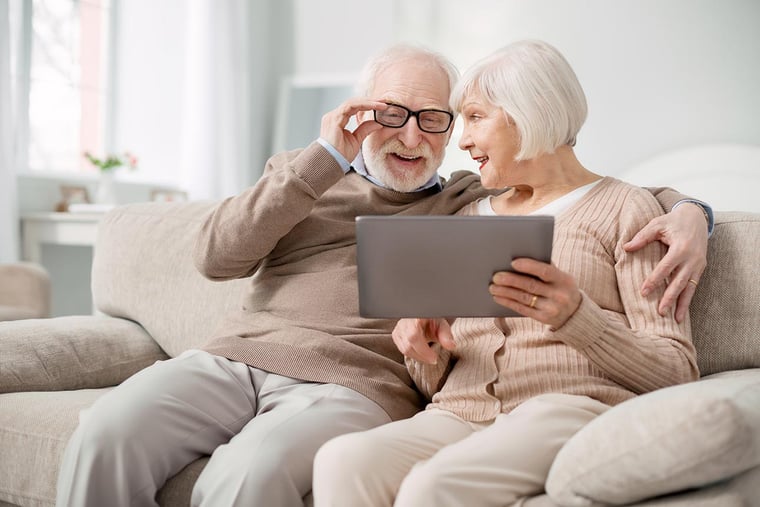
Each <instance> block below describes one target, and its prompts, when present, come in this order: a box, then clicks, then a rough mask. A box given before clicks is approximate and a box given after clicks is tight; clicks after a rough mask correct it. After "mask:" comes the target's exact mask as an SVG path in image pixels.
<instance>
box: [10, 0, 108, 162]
mask: <svg viewBox="0 0 760 507" xmlns="http://www.w3.org/2000/svg"><path fill="white" fill-rule="evenodd" d="M9 6H10V21H11V52H12V59H11V72H12V74H13V76H12V82H13V88H12V93H13V94H14V99H13V103H14V104H16V110H15V111H14V124H15V125H16V132H17V136H16V146H17V150H16V151H17V153H18V160H17V161H18V164H19V165H18V167H19V169H20V170H21V171H25V170H29V171H53V172H60V171H69V172H70V171H93V169H92V168H91V167H90V166H89V164H88V163H87V162H86V160H85V159H84V158H83V157H82V153H83V152H84V151H91V152H93V153H98V154H99V153H103V152H105V151H107V150H106V148H108V144H109V143H108V139H107V137H106V136H107V134H108V131H109V128H108V125H109V117H108V111H109V103H110V102H109V101H110V95H109V88H108V77H109V75H110V74H111V72H110V71H109V69H110V68H111V66H110V65H109V63H110V61H111V58H109V56H110V44H109V42H110V27H111V26H112V25H111V20H112V11H113V9H112V0H10V3H9Z"/></svg>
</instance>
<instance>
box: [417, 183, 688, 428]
mask: <svg viewBox="0 0 760 507" xmlns="http://www.w3.org/2000/svg"><path fill="white" fill-rule="evenodd" d="M461 214H465V215H474V214H477V204H471V205H469V206H467V207H466V208H465V209H463V210H462V211H461ZM661 214H662V209H661V207H660V205H659V204H658V202H657V200H656V199H655V198H654V197H653V196H652V194H651V193H650V192H648V191H646V190H643V189H640V188H638V187H634V186H632V185H629V184H627V183H624V182H621V181H619V180H615V179H613V178H609V177H608V178H604V179H603V180H602V181H600V182H599V183H598V184H597V185H596V186H594V187H593V188H592V189H591V190H590V191H589V192H588V193H587V194H586V195H585V196H584V197H582V198H581V199H580V201H578V202H577V203H575V204H574V205H572V206H570V207H569V208H568V209H566V210H565V211H563V212H562V213H560V214H559V215H558V216H557V217H556V218H555V231H554V247H553V252H552V263H553V264H554V265H556V266H557V267H558V268H559V269H561V270H563V271H566V272H568V273H571V274H572V275H574V277H575V280H576V282H577V284H578V287H579V288H580V289H581V292H582V302H581V304H580V307H579V308H578V310H577V311H576V312H575V313H574V314H573V315H572V316H571V317H570V319H569V320H568V321H567V322H566V323H565V324H564V325H563V326H562V327H560V328H559V329H556V330H552V329H550V328H549V326H547V325H545V324H542V323H541V322H538V321H536V320H533V319H530V318H525V317H515V318H491V319H484V318H459V319H456V320H455V321H454V323H453V325H452V332H453V335H454V340H455V343H456V349H455V350H454V351H453V352H451V353H450V352H448V351H446V350H444V349H442V348H440V347H437V349H438V352H439V357H440V358H439V360H438V362H437V364H436V365H427V364H424V363H420V362H417V361H414V360H410V359H407V360H406V363H407V367H408V368H409V371H410V373H411V375H412V378H413V379H414V381H415V383H416V384H417V386H419V388H420V390H421V391H422V392H423V393H424V394H425V395H426V396H427V397H428V398H431V397H432V403H430V404H429V405H428V408H440V409H445V410H449V411H451V412H454V413H456V414H457V415H459V416H460V417H463V418H465V419H467V420H470V421H488V420H491V419H493V418H495V417H496V416H497V415H498V414H500V413H508V412H510V411H511V410H512V409H514V408H515V407H516V406H517V405H519V404H520V403H522V402H524V401H526V400H527V399H529V398H532V397H534V396H537V395H540V394H544V393H566V394H576V395H586V396H589V397H591V398H594V399H596V400H599V401H601V402H603V403H606V404H609V405H615V404H618V403H620V402H622V401H625V400H627V399H629V398H631V397H633V396H635V395H637V394H641V393H645V392H648V391H652V390H654V389H657V388H660V387H665V386H669V385H673V384H678V383H683V382H688V381H691V380H696V379H697V378H698V377H699V372H698V369H697V364H696V355H695V350H694V346H693V345H692V342H691V332H690V325H689V320H688V318H687V319H686V320H685V322H684V323H682V324H678V323H677V322H676V320H675V318H674V317H673V314H672V312H671V313H670V314H669V315H668V316H665V317H661V316H660V315H659V314H658V313H657V305H658V302H659V300H660V298H661V297H662V294H663V292H664V286H661V287H660V288H659V289H658V290H655V291H654V292H653V293H651V294H650V295H648V296H647V297H642V296H641V294H640V287H641V285H642V283H643V281H644V279H645V278H646V276H647V275H648V274H649V273H650V272H651V271H652V269H654V267H655V265H656V264H657V262H659V260H660V259H661V258H662V256H663V255H664V253H665V247H664V246H663V245H662V244H661V243H658V242H655V243H652V244H650V245H649V246H647V247H645V248H644V249H642V250H640V251H637V252H632V253H627V252H625V251H624V250H623V246H622V245H623V244H624V243H625V242H626V241H628V240H629V239H631V238H632V237H633V235H634V234H636V233H637V232H638V231H639V230H640V229H641V228H642V227H643V226H644V225H646V224H647V223H648V222H649V221H650V220H651V219H652V218H654V217H656V216H658V215H661Z"/></svg>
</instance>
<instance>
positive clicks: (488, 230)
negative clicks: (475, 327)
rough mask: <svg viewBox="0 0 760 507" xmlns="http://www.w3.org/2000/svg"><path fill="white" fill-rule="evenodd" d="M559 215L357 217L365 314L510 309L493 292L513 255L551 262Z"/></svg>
mask: <svg viewBox="0 0 760 507" xmlns="http://www.w3.org/2000/svg"><path fill="white" fill-rule="evenodd" d="M553 233H554V217H552V216H545V215H540V216H539V215H529V216H374V215H373V216H360V217H357V218H356V240H357V265H358V275H359V276H358V278H359V313H360V314H361V316H362V317H374V318H393V319H396V318H401V317H509V316H515V315H516V314H515V313H514V312H512V311H511V310H508V309H507V308H504V307H503V306H501V305H498V304H496V303H495V302H494V301H493V298H492V297H491V294H490V293H489V292H488V285H489V283H490V281H491V277H492V276H493V274H494V273H495V272H496V271H505V270H511V268H510V265H511V262H512V259H514V258H517V257H531V258H533V259H538V260H542V261H545V262H549V261H550V260H551V252H552V238H553Z"/></svg>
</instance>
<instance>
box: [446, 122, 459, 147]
mask: <svg viewBox="0 0 760 507" xmlns="http://www.w3.org/2000/svg"><path fill="white" fill-rule="evenodd" d="M456 124H457V118H454V121H452V122H451V127H449V131H448V132H446V143H444V146H448V145H449V141H451V136H452V135H453V134H454V127H455V126H456Z"/></svg>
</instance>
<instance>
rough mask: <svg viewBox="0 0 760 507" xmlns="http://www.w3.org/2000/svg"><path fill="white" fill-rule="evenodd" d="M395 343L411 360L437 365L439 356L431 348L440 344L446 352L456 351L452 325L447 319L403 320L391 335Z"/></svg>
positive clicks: (397, 324)
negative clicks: (435, 344)
mask: <svg viewBox="0 0 760 507" xmlns="http://www.w3.org/2000/svg"><path fill="white" fill-rule="evenodd" d="M391 336H392V337H393V343H395V344H396V347H397V348H398V349H399V350H400V351H401V353H402V354H404V356H405V357H408V358H409V359H414V360H416V361H420V362H422V363H428V364H435V363H436V362H438V354H437V353H436V351H435V350H434V349H433V348H432V347H431V345H432V344H434V343H439V344H440V345H441V347H443V348H444V349H446V350H454V348H455V347H456V345H455V344H454V337H453V335H452V334H451V325H450V324H449V322H448V321H447V320H446V319H401V320H399V321H398V322H397V323H396V327H395V328H394V329H393V333H392V334H391Z"/></svg>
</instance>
